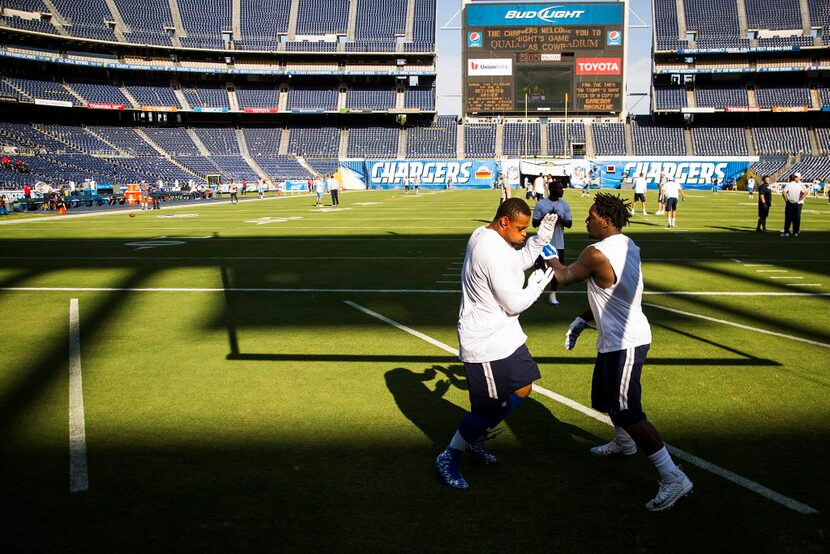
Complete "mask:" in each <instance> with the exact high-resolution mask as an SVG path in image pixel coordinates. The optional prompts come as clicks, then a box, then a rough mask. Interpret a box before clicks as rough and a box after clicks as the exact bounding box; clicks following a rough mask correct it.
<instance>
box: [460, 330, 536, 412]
mask: <svg viewBox="0 0 830 554" xmlns="http://www.w3.org/2000/svg"><path fill="white" fill-rule="evenodd" d="M464 369H465V370H466V372H467V385H468V387H469V389H470V406H472V411H473V412H474V413H475V412H477V411H478V410H479V409H481V408H482V407H485V406H488V405H489V406H492V405H493V404H494V401H500V403H504V402H506V404H504V406H505V407H506V406H507V405H509V404H510V395H511V394H512V393H513V392H514V391H516V390H518V389H520V388H522V387H524V386H526V385H529V384H531V383H532V382H533V381H535V380H536V379H539V378H541V377H542V374H541V373H540V372H539V366H538V365H536V360H534V359H533V356H531V355H530V351H529V350H528V349H527V346H526V345H524V344H523V345H521V346H520V347H519V348H517V349H516V351H515V352H513V353H512V354H510V355H509V356H508V357H506V358H503V359H501V360H496V361H493V362H484V363H472V362H464Z"/></svg>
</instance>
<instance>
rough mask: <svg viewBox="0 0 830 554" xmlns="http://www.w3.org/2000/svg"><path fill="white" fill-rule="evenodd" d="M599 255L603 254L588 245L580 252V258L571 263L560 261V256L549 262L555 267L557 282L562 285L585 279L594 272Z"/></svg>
mask: <svg viewBox="0 0 830 554" xmlns="http://www.w3.org/2000/svg"><path fill="white" fill-rule="evenodd" d="M597 255H600V256H601V255H602V254H600V252H599V250H597V249H596V248H594V247H593V246H588V247H587V248H585V249H584V250H583V251H582V252H581V253H580V254H579V258H577V260H576V261H575V262H574V263H572V264H570V265H565V264H563V263H562V262H560V261H559V258H555V257H554V258H551V259H549V260H548V261H547V262H548V265H549V266H550V267H552V268H553V275H554V278H555V279H556V280H557V282H558V283H559V284H560V285H562V286H567V285H571V284H573V283H579V282H581V281H585V280H586V279H587V278H588V277H590V276H591V275H592V274H593V273H594V268H595V267H596V265H597V262H596V260H595V258H596V256H597Z"/></svg>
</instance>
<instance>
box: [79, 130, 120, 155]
mask: <svg viewBox="0 0 830 554" xmlns="http://www.w3.org/2000/svg"><path fill="white" fill-rule="evenodd" d="M82 127H83V130H84V131H86V132H87V133H89V134H90V135H92V136H93V137H95V138H97V139H98V140H100V141H101V142H103V143H104V144H106V145H108V146H110V147H111V148H112V151H113V152H117V153H118V155H119V156H123V155H124V152H122V151H121V150H120V149H119V148H118V147H117V146H116V145H114V144H113V143H111V142H110V141H108V140H107V139H106V138H105V137H103V136H102V135H99V134H98V133H96V132H95V131H93V130H92V129H90V128H89V127H87V126H86V125H83V126H82Z"/></svg>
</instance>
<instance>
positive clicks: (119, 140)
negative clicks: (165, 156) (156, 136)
mask: <svg viewBox="0 0 830 554" xmlns="http://www.w3.org/2000/svg"><path fill="white" fill-rule="evenodd" d="M88 129H89V130H90V131H91V132H93V133H95V134H96V135H98V136H99V137H101V138H102V139H104V140H105V141H107V142H108V143H109V144H112V145H113V146H115V147H116V148H117V149H118V150H119V151H120V152H121V153H123V154H128V155H131V156H158V152H156V150H155V149H154V148H153V147H152V146H150V144H149V143H148V142H147V141H145V140H144V139H142V138H141V137H140V136H138V134H137V133H136V132H135V131H134V130H133V129H132V128H130V127H107V126H89V127H88Z"/></svg>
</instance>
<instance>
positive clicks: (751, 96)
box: [746, 88, 758, 106]
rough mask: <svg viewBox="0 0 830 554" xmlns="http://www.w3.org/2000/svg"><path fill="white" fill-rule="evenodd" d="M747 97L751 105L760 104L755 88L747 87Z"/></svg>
mask: <svg viewBox="0 0 830 554" xmlns="http://www.w3.org/2000/svg"><path fill="white" fill-rule="evenodd" d="M746 98H747V100H749V105H750V106H757V105H758V97H757V96H755V89H754V88H753V89H747V90H746Z"/></svg>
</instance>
